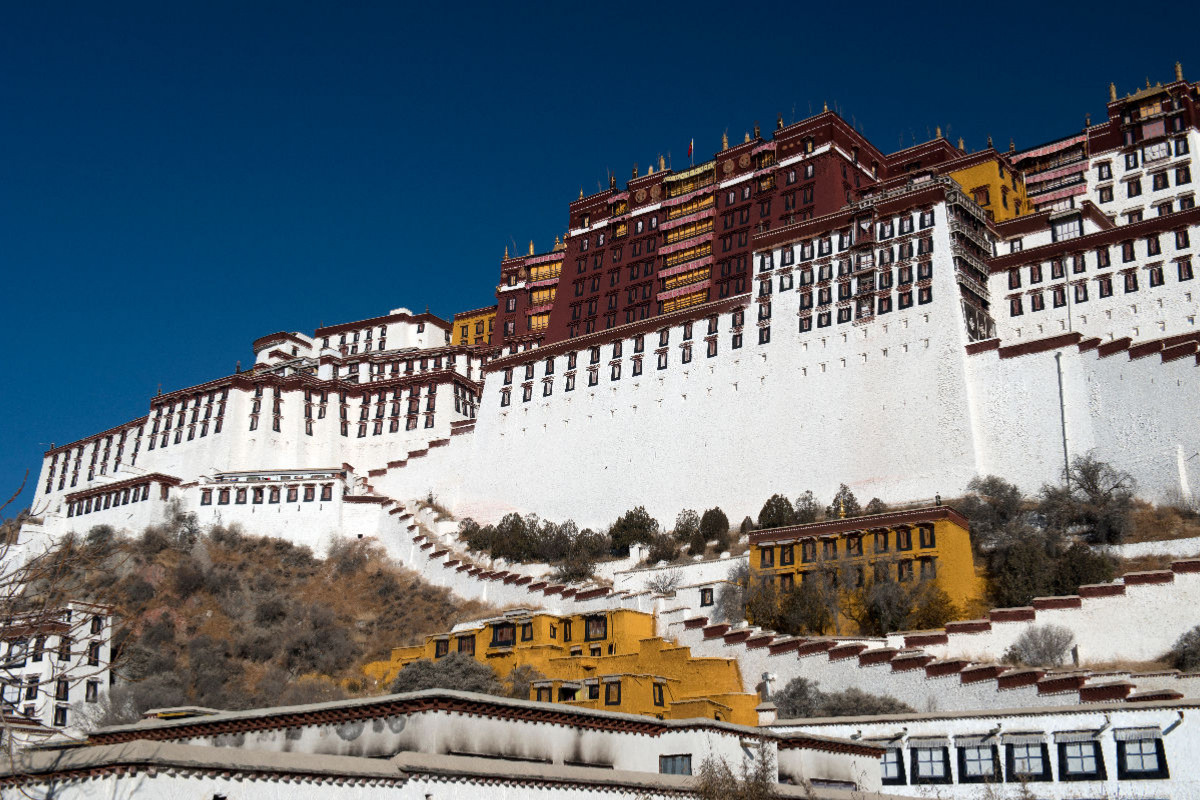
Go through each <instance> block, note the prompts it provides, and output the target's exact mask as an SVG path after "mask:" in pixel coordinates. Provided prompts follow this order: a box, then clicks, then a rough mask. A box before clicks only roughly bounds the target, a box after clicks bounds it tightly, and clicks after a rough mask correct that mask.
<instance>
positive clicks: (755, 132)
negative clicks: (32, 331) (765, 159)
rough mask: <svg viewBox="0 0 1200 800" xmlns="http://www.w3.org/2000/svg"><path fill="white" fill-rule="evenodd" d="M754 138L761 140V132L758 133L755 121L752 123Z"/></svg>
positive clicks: (756, 121)
mask: <svg viewBox="0 0 1200 800" xmlns="http://www.w3.org/2000/svg"><path fill="white" fill-rule="evenodd" d="M754 138H755V139H760V138H762V134H761V132H760V131H759V129H758V120H755V121H754Z"/></svg>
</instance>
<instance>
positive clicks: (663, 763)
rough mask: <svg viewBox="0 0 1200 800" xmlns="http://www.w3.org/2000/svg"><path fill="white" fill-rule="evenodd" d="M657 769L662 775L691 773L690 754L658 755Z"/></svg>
mask: <svg viewBox="0 0 1200 800" xmlns="http://www.w3.org/2000/svg"><path fill="white" fill-rule="evenodd" d="M658 771H659V772H660V773H662V774H663V775H691V774H692V757H691V755H682V756H659V757H658Z"/></svg>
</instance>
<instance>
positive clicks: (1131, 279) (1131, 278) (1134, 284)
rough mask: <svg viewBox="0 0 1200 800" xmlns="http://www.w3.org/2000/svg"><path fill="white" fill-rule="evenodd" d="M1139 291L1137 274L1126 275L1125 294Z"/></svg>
mask: <svg viewBox="0 0 1200 800" xmlns="http://www.w3.org/2000/svg"><path fill="white" fill-rule="evenodd" d="M1137 290H1138V278H1137V273H1136V272H1132V271H1130V272H1126V273H1125V292H1126V293H1129V292H1136V291H1137Z"/></svg>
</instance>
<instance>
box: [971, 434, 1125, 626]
mask: <svg viewBox="0 0 1200 800" xmlns="http://www.w3.org/2000/svg"><path fill="white" fill-rule="evenodd" d="M1133 492H1134V484H1133V479H1132V478H1130V477H1129V475H1128V474H1126V473H1123V472H1120V471H1119V470H1116V469H1114V468H1113V467H1112V466H1111V465H1109V464H1107V463H1105V462H1102V461H1098V460H1097V459H1095V458H1093V457H1091V456H1079V457H1077V458H1075V459H1074V460H1073V461H1072V462H1071V467H1070V469H1069V470H1068V471H1067V473H1066V475H1065V479H1064V481H1063V483H1062V484H1060V485H1046V486H1043V487H1042V489H1041V491H1040V492H1039V493H1038V495H1037V496H1036V497H1032V498H1031V497H1026V496H1025V495H1024V494H1023V493H1022V492H1021V490H1020V489H1019V488H1017V487H1016V486H1015V485H1014V484H1012V483H1009V482H1008V481H1006V480H1004V479H1003V478H999V477H996V476H994V475H989V476H986V477H982V478H976V479H974V480H973V481H971V483H970V484H969V485H968V493H967V495H966V496H965V497H964V498H963V499H962V501H961V502H960V503H958V508H959V510H960V511H962V512H963V513H964V514H965V515H966V516H967V518H968V519H969V520H970V522H971V541H972V545H973V546H974V548H975V552H976V556H977V557H978V558H979V559H980V560H981V561H982V562H983V564H984V565H985V567H986V570H987V574H988V590H989V597H988V599H989V601H990V602H991V604H992V605H994V606H998V607H1013V606H1024V605H1028V604H1029V603H1030V601H1032V600H1033V598H1035V597H1045V596H1050V595H1061V594H1072V593H1074V592H1075V591H1076V590H1077V589H1078V588H1079V587H1080V586H1081V585H1084V584H1089V583H1104V582H1107V581H1111V580H1112V579H1113V578H1114V577H1115V575H1116V571H1117V562H1116V560H1115V559H1114V558H1112V557H1111V556H1109V555H1107V554H1105V553H1104V552H1102V551H1100V550H1097V549H1095V548H1094V547H1093V546H1092V545H1098V544H1115V543H1119V542H1121V541H1123V540H1124V539H1125V537H1126V536H1127V535H1128V533H1129V532H1130V530H1131V529H1132V527H1133V519H1132V517H1133V507H1134V506H1133V498H1134V495H1133Z"/></svg>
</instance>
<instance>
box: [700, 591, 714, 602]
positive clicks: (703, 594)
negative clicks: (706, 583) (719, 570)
mask: <svg viewBox="0 0 1200 800" xmlns="http://www.w3.org/2000/svg"><path fill="white" fill-rule="evenodd" d="M713 602H714V601H713V590H712V589H701V590H700V605H701V606H711V605H712V604H713Z"/></svg>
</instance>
